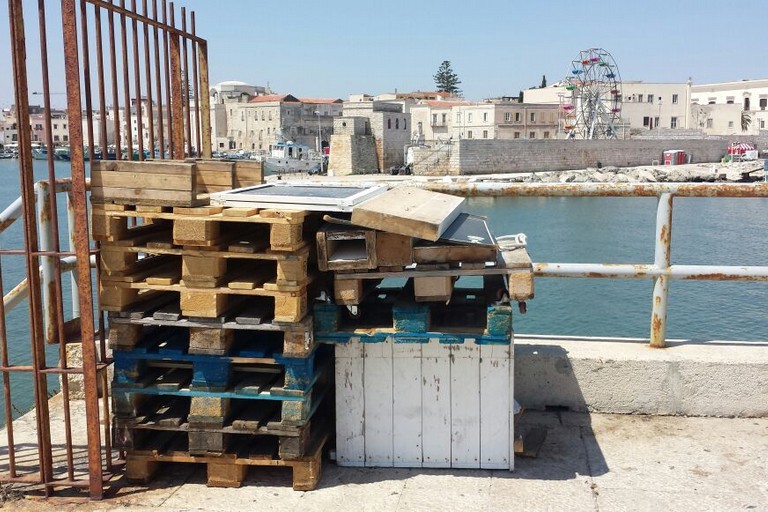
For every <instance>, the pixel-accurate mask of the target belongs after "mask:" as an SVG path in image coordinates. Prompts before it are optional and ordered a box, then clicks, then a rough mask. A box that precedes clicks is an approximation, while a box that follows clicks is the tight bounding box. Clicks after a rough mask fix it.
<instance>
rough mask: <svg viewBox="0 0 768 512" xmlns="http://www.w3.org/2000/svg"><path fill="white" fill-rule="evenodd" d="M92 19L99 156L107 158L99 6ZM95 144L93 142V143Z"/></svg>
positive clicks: (105, 106)
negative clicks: (97, 85) (97, 95)
mask: <svg viewBox="0 0 768 512" xmlns="http://www.w3.org/2000/svg"><path fill="white" fill-rule="evenodd" d="M93 21H94V26H95V32H96V33H95V37H96V69H97V71H96V73H97V75H98V83H99V142H100V143H101V144H100V145H101V157H102V158H104V159H106V158H107V105H106V101H107V100H106V93H105V90H104V48H103V41H102V34H101V7H100V6H98V5H95V6H94V12H93ZM93 145H94V146H95V144H93ZM94 157H95V151H94V152H92V153H91V161H93V159H94Z"/></svg>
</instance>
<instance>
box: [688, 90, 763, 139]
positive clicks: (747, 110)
mask: <svg viewBox="0 0 768 512" xmlns="http://www.w3.org/2000/svg"><path fill="white" fill-rule="evenodd" d="M691 118H692V120H693V122H694V124H695V126H696V127H697V128H699V129H700V130H702V131H704V133H706V134H711V135H714V134H717V135H757V134H759V133H760V131H761V130H766V129H768V79H760V80H738V81H734V82H720V83H711V84H700V85H694V86H693V87H692V88H691ZM742 121H744V122H745V123H744V124H745V126H744V127H745V128H746V130H743V129H742V128H743V127H742Z"/></svg>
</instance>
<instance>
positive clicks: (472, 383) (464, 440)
mask: <svg viewBox="0 0 768 512" xmlns="http://www.w3.org/2000/svg"><path fill="white" fill-rule="evenodd" d="M451 467H454V468H479V467H480V350H479V346H478V345H475V344H474V343H465V344H463V345H451Z"/></svg>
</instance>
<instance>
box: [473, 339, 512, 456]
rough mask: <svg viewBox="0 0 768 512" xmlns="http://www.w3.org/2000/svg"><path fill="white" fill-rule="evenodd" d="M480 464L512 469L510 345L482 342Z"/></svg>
mask: <svg viewBox="0 0 768 512" xmlns="http://www.w3.org/2000/svg"><path fill="white" fill-rule="evenodd" d="M479 362H480V467H481V468H484V469H509V468H510V461H509V453H510V449H509V447H510V444H512V431H511V429H510V428H509V427H510V423H509V420H510V415H509V404H510V391H511V386H510V384H509V382H510V378H511V377H510V372H509V369H510V364H509V347H508V346H500V345H481V346H480V361H479Z"/></svg>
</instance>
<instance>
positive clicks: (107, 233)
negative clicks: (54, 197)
mask: <svg viewBox="0 0 768 512" xmlns="http://www.w3.org/2000/svg"><path fill="white" fill-rule="evenodd" d="M150 210H151V209H150V208H140V207H137V206H135V205H128V204H93V207H92V220H91V237H92V238H93V239H94V240H97V241H100V242H112V243H114V244H116V245H122V246H129V247H131V246H133V247H135V246H147V245H150V246H151V245H153V244H154V245H157V246H158V247H161V248H162V247H163V246H164V245H170V246H189V247H197V248H208V247H217V248H218V247H219V246H221V245H224V244H229V243H230V242H231V241H232V240H233V239H236V238H238V237H239V236H243V235H245V234H248V233H251V234H252V233H253V231H254V228H255V227H256V226H259V227H260V228H261V229H262V230H263V233H257V234H259V235H260V238H262V239H264V241H266V240H269V245H270V248H271V249H272V250H273V251H296V250H299V249H301V248H302V247H303V246H304V245H306V244H307V241H308V240H313V239H314V233H315V231H316V226H317V225H318V223H319V216H318V215H317V214H310V213H308V212H305V211H287V210H274V209H264V210H259V209H256V208H226V207H222V206H201V207H195V208H192V207H189V208H180V207H176V208H173V210H172V211H168V210H167V208H158V209H156V210H158V211H150ZM130 219H141V220H143V223H142V225H150V224H151V225H155V224H157V225H158V226H157V227H155V228H153V229H149V228H141V227H139V226H137V227H133V226H132V224H131V222H129V220H130ZM233 223H234V224H233ZM258 229H259V228H257V230H258ZM153 237H154V238H153Z"/></svg>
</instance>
